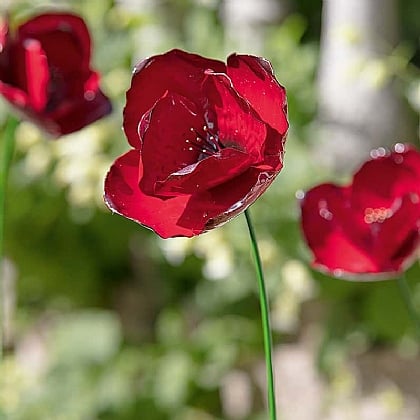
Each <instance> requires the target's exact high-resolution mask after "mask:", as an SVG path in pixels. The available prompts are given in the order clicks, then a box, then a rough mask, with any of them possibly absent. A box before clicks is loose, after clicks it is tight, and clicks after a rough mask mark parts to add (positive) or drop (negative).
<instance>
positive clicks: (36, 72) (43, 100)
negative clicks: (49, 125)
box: [23, 39, 49, 112]
mask: <svg viewBox="0 0 420 420" xmlns="http://www.w3.org/2000/svg"><path fill="white" fill-rule="evenodd" d="M23 48H24V52H25V65H24V68H25V72H26V77H25V78H26V89H27V93H28V98H29V102H30V106H31V107H32V108H33V109H34V111H35V112H39V111H42V110H43V109H44V108H45V106H46V104H47V100H48V96H47V87H48V82H49V69H48V61H47V57H46V55H45V52H44V50H43V49H42V47H41V44H40V42H39V41H36V40H32V39H28V40H27V41H25V42H24V44H23Z"/></svg>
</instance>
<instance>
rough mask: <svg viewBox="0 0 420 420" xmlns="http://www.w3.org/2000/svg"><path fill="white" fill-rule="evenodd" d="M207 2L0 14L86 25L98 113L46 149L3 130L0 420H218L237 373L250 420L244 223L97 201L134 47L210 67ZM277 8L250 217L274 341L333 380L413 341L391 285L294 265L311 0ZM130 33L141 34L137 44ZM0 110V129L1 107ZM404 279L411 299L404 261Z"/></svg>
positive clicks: (415, 276)
mask: <svg viewBox="0 0 420 420" xmlns="http://www.w3.org/2000/svg"><path fill="white" fill-rule="evenodd" d="M219 3H220V2H219V1H217V0H213V1H201V2H200V1H193V0H172V1H170V0H167V1H162V2H158V5H157V6H156V7H154V8H152V9H150V10H136V9H134V10H127V9H125V8H124V7H122V6H121V4H120V3H118V2H113V1H111V0H106V1H105V0H89V1H83V0H74V1H64V0H59V1H55V2H47V1H33V0H31V1H14V2H12V3H11V5H10V7H9V11H10V13H11V16H12V18H13V21H14V22H19V21H21V20H24V19H26V18H27V17H28V16H30V15H32V14H34V13H38V12H40V11H42V10H45V9H47V8H48V10H50V9H51V8H53V9H60V10H62V9H63V8H64V9H67V10H71V11H74V12H77V13H79V14H81V15H82V16H83V17H84V18H85V19H86V20H87V22H88V25H89V27H90V29H91V31H92V35H93V38H94V62H95V66H96V68H98V69H99V70H100V71H101V72H102V74H103V88H104V90H105V91H106V92H107V94H108V95H109V96H110V97H111V98H112V101H113V103H114V112H113V114H112V115H111V116H110V117H108V118H106V119H104V120H103V121H100V122H98V123H96V124H94V125H93V126H91V127H89V128H86V129H84V130H82V131H81V132H79V133H77V134H75V135H71V136H67V137H66V138H63V139H60V140H59V141H57V142H52V141H50V140H48V139H46V138H45V137H44V134H43V133H42V132H39V131H38V130H37V129H36V128H35V127H33V126H32V125H31V124H29V123H27V122H22V123H21V124H20V126H19V128H18V130H17V133H16V142H17V153H16V156H15V160H14V164H13V167H12V172H11V178H10V186H9V194H8V197H7V198H8V203H7V226H6V228H7V237H6V254H7V257H8V258H9V259H10V261H11V262H12V263H13V265H14V266H15V267H16V270H17V292H18V304H17V311H16V314H15V340H16V353H15V355H9V356H8V357H6V358H5V360H4V361H3V362H1V364H0V419H14V420H26V419H29V420H32V419H34V420H38V419H39V420H45V419H54V420H55V419H63V420H72V419H104V420H105V419H106V420H111V419H112V420H114V419H121V420H125V419H127V420H129V419H138V418H141V419H146V420H160V419H179V420H181V419H182V420H184V419H186V420H188V419H194V420H196V419H198V420H200V419H203V420H207V419H209V420H210V419H221V418H224V412H223V407H222V401H221V397H220V389H221V384H222V382H223V379H224V377H225V376H226V375H227V374H228V373H229V372H231V371H232V370H238V369H239V370H242V371H244V372H247V373H248V374H249V377H250V380H251V383H252V388H253V401H252V413H250V415H249V417H247V418H249V419H263V418H264V398H263V396H262V391H261V389H260V387H259V385H258V381H257V380H256V379H255V377H254V376H253V374H252V372H253V370H254V368H255V366H256V365H257V364H258V363H261V360H262V333H261V328H260V316H259V307H258V299H257V297H256V288H257V286H256V281H255V277H254V270H253V266H252V263H251V259H250V251H249V247H248V238H247V231H246V226H245V221H244V220H243V218H242V217H238V218H237V219H235V220H233V221H231V222H230V223H228V224H227V225H225V226H224V227H222V228H220V229H218V230H217V231H214V232H210V233H208V234H205V235H203V236H201V237H199V238H195V239H191V240H183V239H176V240H169V241H163V240H161V239H159V238H157V237H156V236H155V235H154V234H153V233H152V232H150V231H148V230H146V229H144V228H142V227H140V226H138V225H136V224H134V223H133V222H130V221H127V220H124V219H123V218H121V217H118V216H113V215H111V214H110V213H109V212H108V211H107V210H106V209H105V207H104V205H103V204H102V182H103V178H104V175H105V173H106V171H107V169H108V167H109V165H110V164H111V162H112V161H113V159H114V158H115V157H116V156H118V155H119V154H121V153H123V152H124V151H125V150H127V149H128V144H127V142H126V140H125V138H124V136H123V133H122V130H121V128H120V127H121V123H122V121H121V119H122V108H123V106H124V100H125V91H126V89H127V88H128V86H129V83H130V74H131V68H132V66H133V63H134V62H135V61H136V59H139V58H140V57H141V54H142V51H147V52H148V53H150V52H151V50H152V49H155V50H154V51H152V52H153V53H158V52H163V51H165V50H167V49H171V48H174V47H178V48H183V49H187V50H190V51H195V52H198V53H200V54H202V55H205V56H213V57H217V58H220V59H224V58H225V56H226V54H227V53H228V52H229V51H230V47H229V45H228V44H227V43H226V40H225V39H224V30H223V24H222V22H221V20H220V15H219V13H218V8H219V7H220V4H219ZM415 4H416V2H415V1H414V0H413V1H408V0H406V1H404V2H401V4H400V7H401V16H402V19H403V23H404V24H403V25H402V27H403V28H404V31H403V34H402V36H403V45H404V46H407V48H405V49H401V54H402V55H403V57H402V58H407V60H408V61H409V60H410V59H411V60H412V61H411V64H410V66H411V67H407V68H402V69H400V70H399V71H400V74H397V75H396V77H401V80H402V81H403V83H402V87H403V90H402V92H401V94H402V95H404V94H405V93H407V92H410V87H411V86H415V84H416V83H417V84H418V79H416V77H417V76H416V74H415V72H414V71H413V70H412V68H413V67H412V66H415V65H416V61H418V51H417V55H416V52H415V48H416V45H415V41H416V36H417V35H416V31H415V26H416V23H417V22H418V19H417V20H416V19H415V18H414V16H413V13H412V12H410V11H413V10H415V9H416V8H415V6H414V5H415ZM292 5H293V6H292V10H291V13H290V14H289V15H288V16H286V17H285V18H284V19H283V20H282V21H281V22H279V23H278V24H276V25H271V26H269V27H266V28H264V30H265V37H266V38H265V50H264V51H263V52H262V53H263V55H264V56H265V57H267V58H268V59H270V61H271V62H272V64H273V67H274V69H275V71H276V74H277V76H278V79H279V80H280V81H281V83H282V84H284V85H285V86H286V87H287V90H288V98H289V110H290V121H291V130H290V134H289V137H288V142H287V153H286V158H285V168H284V170H283V171H282V173H281V175H280V176H279V177H278V179H277V180H276V182H275V183H274V184H273V186H272V187H271V188H270V189H269V191H268V192H267V193H266V194H265V195H264V196H263V197H262V198H261V199H260V200H259V201H258V202H257V203H256V204H255V205H254V206H253V207H252V213H253V216H254V220H255V225H256V226H255V227H256V231H257V234H258V237H259V239H260V242H261V250H262V254H263V259H264V261H263V263H264V266H265V270H266V276H267V281H268V290H269V295H270V298H271V302H272V303H271V307H272V317H273V327H274V343H275V345H279V346H281V345H282V343H285V342H286V343H293V342H296V341H298V340H299V339H300V337H301V336H302V335H303V334H305V332H307V331H308V330H310V331H315V332H316V334H315V335H316V340H315V341H316V349H317V350H316V354H314V363H316V365H317V368H318V369H319V370H320V372H321V373H322V375H324V378H325V380H326V381H327V382H328V381H331V382H330V383H333V379H334V378H335V377H336V376H337V375H338V372H339V370H340V366H341V363H342V360H344V359H345V358H346V357H349V356H351V355H353V354H358V353H360V352H368V351H375V349H378V348H391V349H394V350H395V351H396V352H397V351H400V353H401V354H406V355H410V357H413V355H414V356H415V355H416V354H418V345H417V344H416V341H415V338H414V331H413V330H412V326H411V324H410V321H409V319H408V318H407V315H406V311H405V308H404V307H403V305H402V303H401V300H400V297H399V295H398V291H397V287H396V284H395V282H392V281H390V282H379V283H367V284H363V283H348V282H342V281H338V280H335V279H331V278H329V277H327V276H324V275H321V274H319V273H316V272H313V271H311V270H310V268H309V264H308V263H309V261H310V255H309V252H308V250H307V249H306V247H305V245H304V244H303V242H302V239H301V236H300V231H299V224H298V218H299V214H298V208H297V203H296V199H295V193H296V191H298V190H300V189H305V188H308V187H310V186H312V185H314V184H315V183H317V182H320V181H323V180H326V179H332V178H333V179H334V177H335V176H334V175H333V174H330V173H328V171H327V170H326V169H325V168H322V167H320V166H319V164H318V163H317V162H316V161H314V159H313V157H312V156H311V153H310V148H309V147H308V146H307V145H308V142H309V140H310V139H311V137H312V135H313V129H314V124H313V122H314V118H315V113H316V92H315V78H316V69H317V59H318V49H319V31H320V10H321V9H320V7H321V4H320V1H314V2H312V1H305V0H300V1H295V2H292ZM416 13H417V15H418V8H417V12H416ZM145 30H150V31H151V33H152V34H155V35H153V36H152V38H151V39H150V44H147V45H139V39H143V40H144V39H145V38H144V37H143V38H141V34H142V33H144V31H145ZM404 54H407V56H404ZM417 64H418V63H417ZM410 69H411V70H410ZM417 103H418V102H417ZM0 106H1V108H0V124H4V121H5V119H6V115H7V113H8V112H9V109H8V107H7V106H6V104H5V103H1V104H0ZM1 130H2V128H1V127H0V136H1ZM337 181H341V180H337ZM407 278H408V280H409V282H410V286H411V288H412V290H413V293H414V299H415V301H416V302H417V304H419V302H420V269H419V265H418V263H416V264H414V266H413V267H412V268H411V269H410V270H409V271H408V272H407ZM28 355H35V356H33V357H32V358H31V357H29V356H28ZM407 357H408V356H407ZM283 386H287V385H285V384H281V385H280V388H282V387H283ZM280 392H281V391H280ZM139 413H141V414H139Z"/></svg>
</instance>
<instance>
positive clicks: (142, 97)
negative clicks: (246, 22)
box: [124, 50, 226, 148]
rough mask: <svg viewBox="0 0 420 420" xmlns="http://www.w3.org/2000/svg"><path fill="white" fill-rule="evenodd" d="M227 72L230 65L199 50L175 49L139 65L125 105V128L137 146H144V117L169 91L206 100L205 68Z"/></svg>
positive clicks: (130, 140) (194, 98)
mask: <svg viewBox="0 0 420 420" xmlns="http://www.w3.org/2000/svg"><path fill="white" fill-rule="evenodd" d="M206 69H211V70H214V71H216V72H224V71H225V70H226V66H225V64H224V63H222V62H220V61H217V60H210V59H207V58H203V57H200V56H199V55H196V54H190V53H186V52H184V51H180V50H172V51H169V52H167V53H165V54H162V55H157V56H153V57H151V58H148V59H146V60H144V61H142V62H141V63H140V64H139V65H138V66H136V69H135V72H134V75H133V78H132V81H131V87H130V89H129V90H128V92H127V102H126V106H125V109H124V130H125V133H126V135H127V139H128V141H129V143H130V144H131V145H132V146H133V147H134V148H140V147H141V138H140V136H139V125H140V122H141V118H142V116H143V115H144V114H146V113H147V112H148V111H149V110H150V109H151V108H152V107H153V106H154V105H155V104H156V102H157V101H158V100H159V99H160V98H161V97H162V96H164V95H165V93H166V92H167V91H170V92H174V93H178V94H179V95H181V96H184V97H186V98H189V99H190V100H196V101H197V103H200V102H201V101H202V100H203V97H202V92H201V85H202V82H203V80H204V78H205V73H204V72H205V70H206Z"/></svg>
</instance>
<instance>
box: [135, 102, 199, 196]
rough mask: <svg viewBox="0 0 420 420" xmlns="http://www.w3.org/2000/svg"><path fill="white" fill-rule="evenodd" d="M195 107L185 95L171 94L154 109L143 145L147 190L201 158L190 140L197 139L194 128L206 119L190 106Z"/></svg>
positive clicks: (151, 189) (145, 187)
mask: <svg viewBox="0 0 420 420" xmlns="http://www.w3.org/2000/svg"><path fill="white" fill-rule="evenodd" d="M192 106H194V104H191V103H189V101H188V100H186V99H185V98H183V97H182V96H180V95H177V94H171V95H168V96H166V97H164V98H162V99H160V100H159V101H158V102H157V104H156V106H155V107H154V108H153V110H152V112H151V115H150V119H151V123H150V126H149V128H148V130H147V131H146V133H145V136H144V144H143V148H142V160H143V162H144V176H143V178H142V188H143V190H144V191H146V192H147V193H149V194H153V193H154V192H155V186H156V182H159V181H160V182H162V181H165V180H166V179H167V178H168V177H169V176H170V175H171V174H172V173H174V172H177V171H178V170H181V169H182V168H184V167H186V166H188V165H191V164H194V163H196V162H197V161H198V156H199V155H200V151H199V150H198V148H191V144H190V143H189V142H188V141H189V140H188V139H190V140H193V139H195V136H196V134H195V133H194V132H191V128H195V127H197V128H198V127H200V126H202V125H203V124H204V121H203V119H202V118H200V117H199V116H197V114H196V113H195V112H194V110H192V109H190V107H192ZM190 148H191V149H193V150H189V149H190Z"/></svg>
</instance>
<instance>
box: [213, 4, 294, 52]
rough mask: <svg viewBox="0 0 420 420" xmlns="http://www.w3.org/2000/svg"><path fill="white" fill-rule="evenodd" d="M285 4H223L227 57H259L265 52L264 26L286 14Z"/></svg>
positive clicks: (222, 12)
mask: <svg viewBox="0 0 420 420" xmlns="http://www.w3.org/2000/svg"><path fill="white" fill-rule="evenodd" d="M286 4H287V2H286V1H282V2H280V1H276V0H259V1H256V0H224V1H223V2H222V9H221V14H222V20H223V23H224V31H225V45H226V49H227V50H228V51H226V52H227V53H229V52H231V51H238V52H243V53H247V54H257V55H261V54H262V53H263V50H264V25H267V24H268V23H273V22H275V21H276V20H277V19H278V18H279V16H281V15H283V14H284V13H285V5H286Z"/></svg>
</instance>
